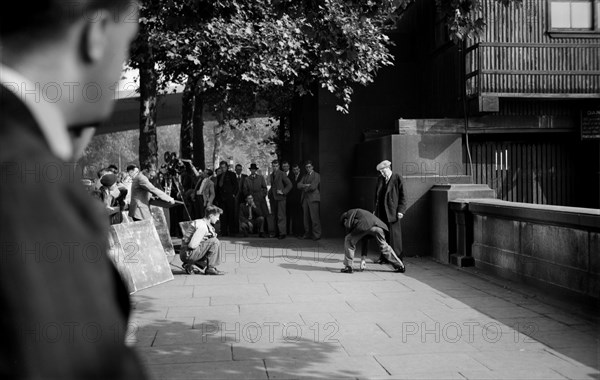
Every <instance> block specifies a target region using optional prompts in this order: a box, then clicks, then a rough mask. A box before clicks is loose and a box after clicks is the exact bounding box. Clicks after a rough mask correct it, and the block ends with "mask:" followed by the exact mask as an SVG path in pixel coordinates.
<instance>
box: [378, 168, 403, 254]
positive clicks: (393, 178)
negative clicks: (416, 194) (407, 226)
mask: <svg viewBox="0 0 600 380" xmlns="http://www.w3.org/2000/svg"><path fill="white" fill-rule="evenodd" d="M377 171H378V172H379V174H380V176H379V178H377V187H376V189H375V216H377V217H378V218H379V219H381V220H382V221H383V222H384V223H385V224H386V225H387V227H388V231H387V232H386V240H387V241H388V243H389V244H390V245H391V246H392V249H393V250H394V252H395V253H396V254H397V255H398V257H399V258H400V259H402V257H403V250H402V228H401V224H400V221H401V220H402V218H403V217H404V212H405V211H406V196H405V194H404V183H403V181H402V177H401V176H400V175H399V174H397V173H392V163H391V162H390V161H388V160H384V161H381V162H380V163H379V164H378V165H377ZM386 262H387V259H386V258H385V256H383V255H382V256H380V257H379V260H378V263H380V264H384V263H386Z"/></svg>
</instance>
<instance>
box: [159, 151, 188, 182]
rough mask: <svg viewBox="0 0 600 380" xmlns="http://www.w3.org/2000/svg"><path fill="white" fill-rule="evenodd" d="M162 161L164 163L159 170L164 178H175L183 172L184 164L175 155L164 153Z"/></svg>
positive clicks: (173, 153)
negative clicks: (163, 160)
mask: <svg viewBox="0 0 600 380" xmlns="http://www.w3.org/2000/svg"><path fill="white" fill-rule="evenodd" d="M164 159H165V163H164V164H163V165H161V167H160V168H161V171H163V172H164V174H165V176H168V177H175V176H177V175H178V174H181V173H182V172H183V171H184V170H185V164H184V163H183V161H181V159H179V158H178V157H177V153H175V152H165V155H164Z"/></svg>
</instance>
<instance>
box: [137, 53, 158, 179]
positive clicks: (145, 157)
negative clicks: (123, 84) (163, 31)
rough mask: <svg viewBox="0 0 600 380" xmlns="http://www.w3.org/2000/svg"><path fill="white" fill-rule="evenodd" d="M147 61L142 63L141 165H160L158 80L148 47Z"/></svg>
mask: <svg viewBox="0 0 600 380" xmlns="http://www.w3.org/2000/svg"><path fill="white" fill-rule="evenodd" d="M146 50H147V51H146V53H147V54H145V56H146V59H145V60H144V61H143V62H141V63H140V68H139V70H140V148H139V154H140V165H142V167H143V166H144V164H145V163H147V162H149V161H150V162H153V163H155V164H156V163H158V140H157V137H156V96H157V92H158V91H157V87H158V85H157V78H156V72H155V71H154V59H153V57H152V50H151V49H150V47H146Z"/></svg>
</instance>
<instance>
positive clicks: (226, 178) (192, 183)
mask: <svg viewBox="0 0 600 380" xmlns="http://www.w3.org/2000/svg"><path fill="white" fill-rule="evenodd" d="M182 161H184V162H186V163H188V164H189V165H188V167H189V170H188V172H187V173H183V175H182V176H181V177H180V178H177V180H178V181H179V182H180V183H181V187H182V189H181V192H180V193H183V196H181V200H183V201H184V202H185V203H186V206H187V210H188V212H189V213H190V215H189V216H190V219H192V220H195V219H199V218H202V217H203V216H204V210H205V209H206V207H208V206H211V205H216V206H219V207H220V208H221V209H222V211H223V213H222V215H221V217H220V222H219V234H220V236H235V235H236V234H241V235H243V236H248V234H253V233H255V234H258V235H259V236H261V237H263V236H270V237H277V238H279V239H284V238H285V237H286V236H287V235H293V236H296V237H298V238H307V239H311V238H312V239H315V240H318V239H320V238H321V222H320V216H319V204H320V195H319V183H320V177H319V174H318V173H317V172H315V171H314V168H313V164H312V162H311V161H307V162H306V164H305V169H306V172H305V173H304V174H301V171H300V166H299V165H298V164H294V165H292V166H290V164H289V163H288V162H287V161H282V162H281V166H280V162H279V160H274V161H273V162H272V163H271V169H272V170H271V173H270V174H268V175H267V176H264V175H262V174H259V168H258V166H257V165H256V164H255V163H252V164H250V166H249V167H248V169H249V171H250V174H245V173H243V167H242V165H241V164H237V165H235V167H234V168H232V167H230V165H229V164H228V163H227V162H226V161H221V162H220V163H219V168H218V169H217V171H216V173H213V171H212V170H210V169H207V170H205V171H203V170H200V169H198V168H195V167H194V166H193V165H192V164H191V160H182ZM186 177H187V178H186ZM184 179H186V180H185V181H184ZM184 182H186V184H185V185H184ZM186 185H187V186H186ZM186 216H187V215H186Z"/></svg>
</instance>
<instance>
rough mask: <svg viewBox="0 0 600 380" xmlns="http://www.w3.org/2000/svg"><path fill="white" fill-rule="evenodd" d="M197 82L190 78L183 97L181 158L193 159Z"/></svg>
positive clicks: (180, 134) (180, 133)
mask: <svg viewBox="0 0 600 380" xmlns="http://www.w3.org/2000/svg"><path fill="white" fill-rule="evenodd" d="M195 82H196V81H195V80H194V78H193V77H191V76H189V77H188V80H187V82H186V84H185V88H184V89H183V94H182V97H181V130H180V132H179V136H180V143H179V154H180V157H181V158H192V157H193V134H194V129H193V126H194V125H193V118H194V86H195ZM194 161H195V160H194ZM194 164H195V163H194Z"/></svg>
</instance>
